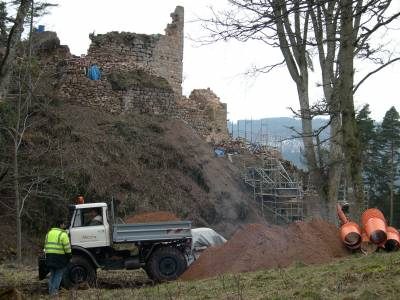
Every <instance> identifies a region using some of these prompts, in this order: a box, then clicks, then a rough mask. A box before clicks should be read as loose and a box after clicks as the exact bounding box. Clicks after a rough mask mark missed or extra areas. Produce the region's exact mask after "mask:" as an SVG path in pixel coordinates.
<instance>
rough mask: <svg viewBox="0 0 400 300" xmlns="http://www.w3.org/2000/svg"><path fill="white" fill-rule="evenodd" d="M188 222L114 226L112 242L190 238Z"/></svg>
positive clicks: (190, 224)
mask: <svg viewBox="0 0 400 300" xmlns="http://www.w3.org/2000/svg"><path fill="white" fill-rule="evenodd" d="M191 228H192V223H191V222H190V221H174V222H160V223H140V224H114V225H113V234H112V237H113V242H114V243H126V242H142V241H143V242H145V241H171V240H182V239H187V238H191V237H192V233H191Z"/></svg>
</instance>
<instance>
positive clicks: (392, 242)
mask: <svg viewBox="0 0 400 300" xmlns="http://www.w3.org/2000/svg"><path fill="white" fill-rule="evenodd" d="M386 233H387V240H386V242H385V250H386V251H397V250H399V248H400V234H399V232H398V231H397V229H396V228H394V227H391V226H388V227H387V228H386Z"/></svg>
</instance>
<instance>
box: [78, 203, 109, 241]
mask: <svg viewBox="0 0 400 300" xmlns="http://www.w3.org/2000/svg"><path fill="white" fill-rule="evenodd" d="M107 224H108V223H107V219H106V216H104V210H103V209H102V208H101V207H95V208H81V209H77V210H76V211H75V217H74V220H73V223H72V224H71V228H70V235H71V244H72V245H78V246H81V247H84V248H94V247H105V246H110V237H109V230H108V228H107Z"/></svg>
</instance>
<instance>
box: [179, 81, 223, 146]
mask: <svg viewBox="0 0 400 300" xmlns="http://www.w3.org/2000/svg"><path fill="white" fill-rule="evenodd" d="M177 111H178V115H179V117H180V118H181V119H183V120H185V121H186V122H187V123H188V124H189V125H191V126H192V127H193V128H195V130H196V131H197V132H198V133H199V134H200V135H201V136H203V137H204V138H205V140H206V141H208V142H212V143H220V142H221V141H223V140H227V139H228V138H229V134H228V128H227V106H226V104H225V103H221V102H220V99H219V98H218V97H217V96H216V95H215V94H214V92H213V91H211V90H210V89H209V88H208V89H197V90H193V91H192V93H191V94H190V96H189V98H186V97H182V98H181V100H180V101H178V102H177Z"/></svg>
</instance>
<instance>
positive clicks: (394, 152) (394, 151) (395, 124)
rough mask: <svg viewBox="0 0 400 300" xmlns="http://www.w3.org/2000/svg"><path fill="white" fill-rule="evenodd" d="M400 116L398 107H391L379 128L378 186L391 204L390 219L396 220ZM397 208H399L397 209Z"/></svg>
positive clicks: (385, 202)
mask: <svg viewBox="0 0 400 300" xmlns="http://www.w3.org/2000/svg"><path fill="white" fill-rule="evenodd" d="M399 150H400V116H399V113H398V112H397V110H396V108H395V107H394V106H393V107H391V108H390V109H389V110H388V111H387V112H386V114H385V117H384V118H383V121H382V125H381V127H380V130H379V157H380V159H379V163H380V164H381V166H380V170H381V171H380V172H379V173H378V174H377V176H378V178H379V181H378V188H379V191H380V196H381V200H383V201H384V203H382V204H384V206H385V207H387V205H389V215H390V217H389V220H390V223H391V224H393V222H394V209H395V208H394V199H395V194H396V189H397V190H398V188H399V186H398V183H397V184H396V182H398V179H399V178H400V176H399V175H400V173H399V169H400V151H399ZM396 210H397V209H396Z"/></svg>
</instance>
